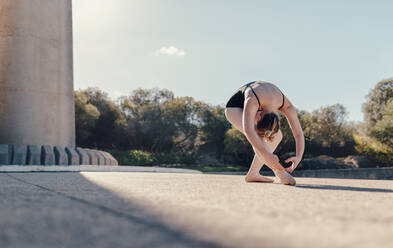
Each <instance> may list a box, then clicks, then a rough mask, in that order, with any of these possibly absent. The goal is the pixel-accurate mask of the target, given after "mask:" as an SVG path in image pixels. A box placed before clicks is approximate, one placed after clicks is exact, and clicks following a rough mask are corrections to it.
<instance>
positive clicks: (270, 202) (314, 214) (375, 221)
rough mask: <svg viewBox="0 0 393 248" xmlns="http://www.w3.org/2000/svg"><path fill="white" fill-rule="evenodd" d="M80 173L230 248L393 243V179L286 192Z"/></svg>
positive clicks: (212, 180)
mask: <svg viewBox="0 0 393 248" xmlns="http://www.w3.org/2000/svg"><path fill="white" fill-rule="evenodd" d="M81 174H82V175H83V176H84V177H85V178H86V179H87V180H89V181H91V182H92V183H95V184H97V185H99V186H101V187H103V188H105V189H107V190H109V191H111V192H113V193H114V194H116V195H117V196H119V197H121V198H123V199H126V200H128V201H130V202H132V203H133V204H137V205H138V206H140V207H142V208H143V209H145V210H146V211H148V212H150V213H152V214H154V215H156V216H158V217H159V218H160V219H162V220H163V221H164V222H166V223H167V224H169V225H170V226H173V227H175V228H176V229H179V230H183V231H185V232H187V233H188V234H190V235H192V236H194V237H197V238H199V239H203V240H207V241H213V242H218V243H219V244H222V245H225V246H229V247H241V246H243V247H244V246H247V247H254V246H261V245H264V244H265V245H268V246H270V247H282V246H286V247H304V246H308V247H310V246H314V247H331V246H337V245H340V246H349V245H351V246H352V245H355V244H356V245H357V246H358V247H369V246H370V245H371V244H373V246H375V245H376V246H378V244H380V245H381V246H380V247H382V246H383V244H386V242H387V241H389V242H393V237H392V236H393V235H392V234H393V213H392V212H391V209H392V208H393V201H392V200H391V199H392V198H393V181H382V180H381V181H374V180H342V179H341V180H340V179H311V178H298V179H297V180H298V185H299V186H298V187H291V186H284V185H280V184H261V183H245V182H244V179H243V177H242V176H228V175H203V174H202V175H201V174H160V173H105V174H102V173H91V172H85V173H81ZM104 175H105V176H104ZM325 234H329V235H325ZM362 234H367V235H362ZM330 235H333V236H334V239H332V237H331V236H330ZM379 242H380V243H379Z"/></svg>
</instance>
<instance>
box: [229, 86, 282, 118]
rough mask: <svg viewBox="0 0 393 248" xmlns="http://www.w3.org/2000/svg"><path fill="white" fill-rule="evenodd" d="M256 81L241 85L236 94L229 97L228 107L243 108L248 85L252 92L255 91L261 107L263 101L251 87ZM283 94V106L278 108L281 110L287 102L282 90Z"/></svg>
mask: <svg viewBox="0 0 393 248" xmlns="http://www.w3.org/2000/svg"><path fill="white" fill-rule="evenodd" d="M255 82H257V81H253V82H250V83H248V84H246V85H243V86H242V87H240V88H239V89H238V90H237V91H236V92H235V94H233V95H232V97H231V98H230V99H229V101H228V102H227V104H226V107H227V108H243V106H244V100H245V97H244V92H245V91H246V89H247V87H250V89H251V90H252V93H254V95H255V97H256V98H257V101H258V105H259V108H260V107H261V103H260V101H259V98H258V96H257V94H255V91H254V89H253V88H252V87H251V84H253V83H255ZM280 92H281V90H280ZM281 94H282V104H281V107H279V108H278V109H280V110H281V108H282V107H284V103H285V97H284V94H283V93H282V92H281ZM258 111H261V110H260V109H258Z"/></svg>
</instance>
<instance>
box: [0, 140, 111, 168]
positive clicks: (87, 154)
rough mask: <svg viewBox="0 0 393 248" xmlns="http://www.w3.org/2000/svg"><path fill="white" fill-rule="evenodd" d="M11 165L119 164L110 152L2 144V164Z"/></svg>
mask: <svg viewBox="0 0 393 248" xmlns="http://www.w3.org/2000/svg"><path fill="white" fill-rule="evenodd" d="M3 165H6V166H9V165H34V166H41V165H60V166H67V165H107V166H117V165H118V162H117V160H116V159H115V158H114V157H113V156H112V155H111V154H110V153H108V152H104V151H99V150H94V149H84V148H80V147H77V148H71V147H62V146H49V145H43V146H36V145H20V144H12V145H9V144H0V166H3Z"/></svg>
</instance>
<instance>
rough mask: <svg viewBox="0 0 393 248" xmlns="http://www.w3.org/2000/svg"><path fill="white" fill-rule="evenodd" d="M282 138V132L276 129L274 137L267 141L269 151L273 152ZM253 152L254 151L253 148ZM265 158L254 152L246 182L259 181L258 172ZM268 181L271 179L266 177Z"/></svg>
mask: <svg viewBox="0 0 393 248" xmlns="http://www.w3.org/2000/svg"><path fill="white" fill-rule="evenodd" d="M281 140H282V132H281V130H279V131H278V133H277V134H276V135H275V136H274V139H273V140H272V141H269V142H267V146H268V147H269V149H270V150H271V152H274V151H275V150H276V148H277V146H278V145H279V144H280V142H281ZM253 149H254V152H255V148H253ZM265 163H266V162H265V159H264V158H263V157H262V158H261V157H260V156H257V155H256V153H255V155H254V159H253V160H252V163H251V166H250V169H249V170H248V173H247V176H246V181H247V182H253V181H259V179H260V178H259V177H260V173H259V171H260V170H261V168H262V167H263V165H264V164H265ZM268 181H270V182H273V180H271V179H268Z"/></svg>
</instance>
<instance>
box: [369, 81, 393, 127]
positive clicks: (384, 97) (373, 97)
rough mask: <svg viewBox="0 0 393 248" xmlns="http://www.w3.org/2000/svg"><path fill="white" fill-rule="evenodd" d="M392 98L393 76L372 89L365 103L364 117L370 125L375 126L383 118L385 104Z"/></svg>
mask: <svg viewBox="0 0 393 248" xmlns="http://www.w3.org/2000/svg"><path fill="white" fill-rule="evenodd" d="M391 99H393V78H390V79H386V80H382V81H380V82H379V83H378V84H377V85H376V86H375V88H374V89H372V90H371V91H370V93H369V94H368V95H367V101H366V103H364V105H363V112H364V119H365V122H366V123H367V124H368V126H370V127H373V126H375V125H376V124H377V122H378V121H380V120H381V119H382V118H383V116H384V114H383V110H384V108H385V105H386V104H388V102H389V101H391Z"/></svg>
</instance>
